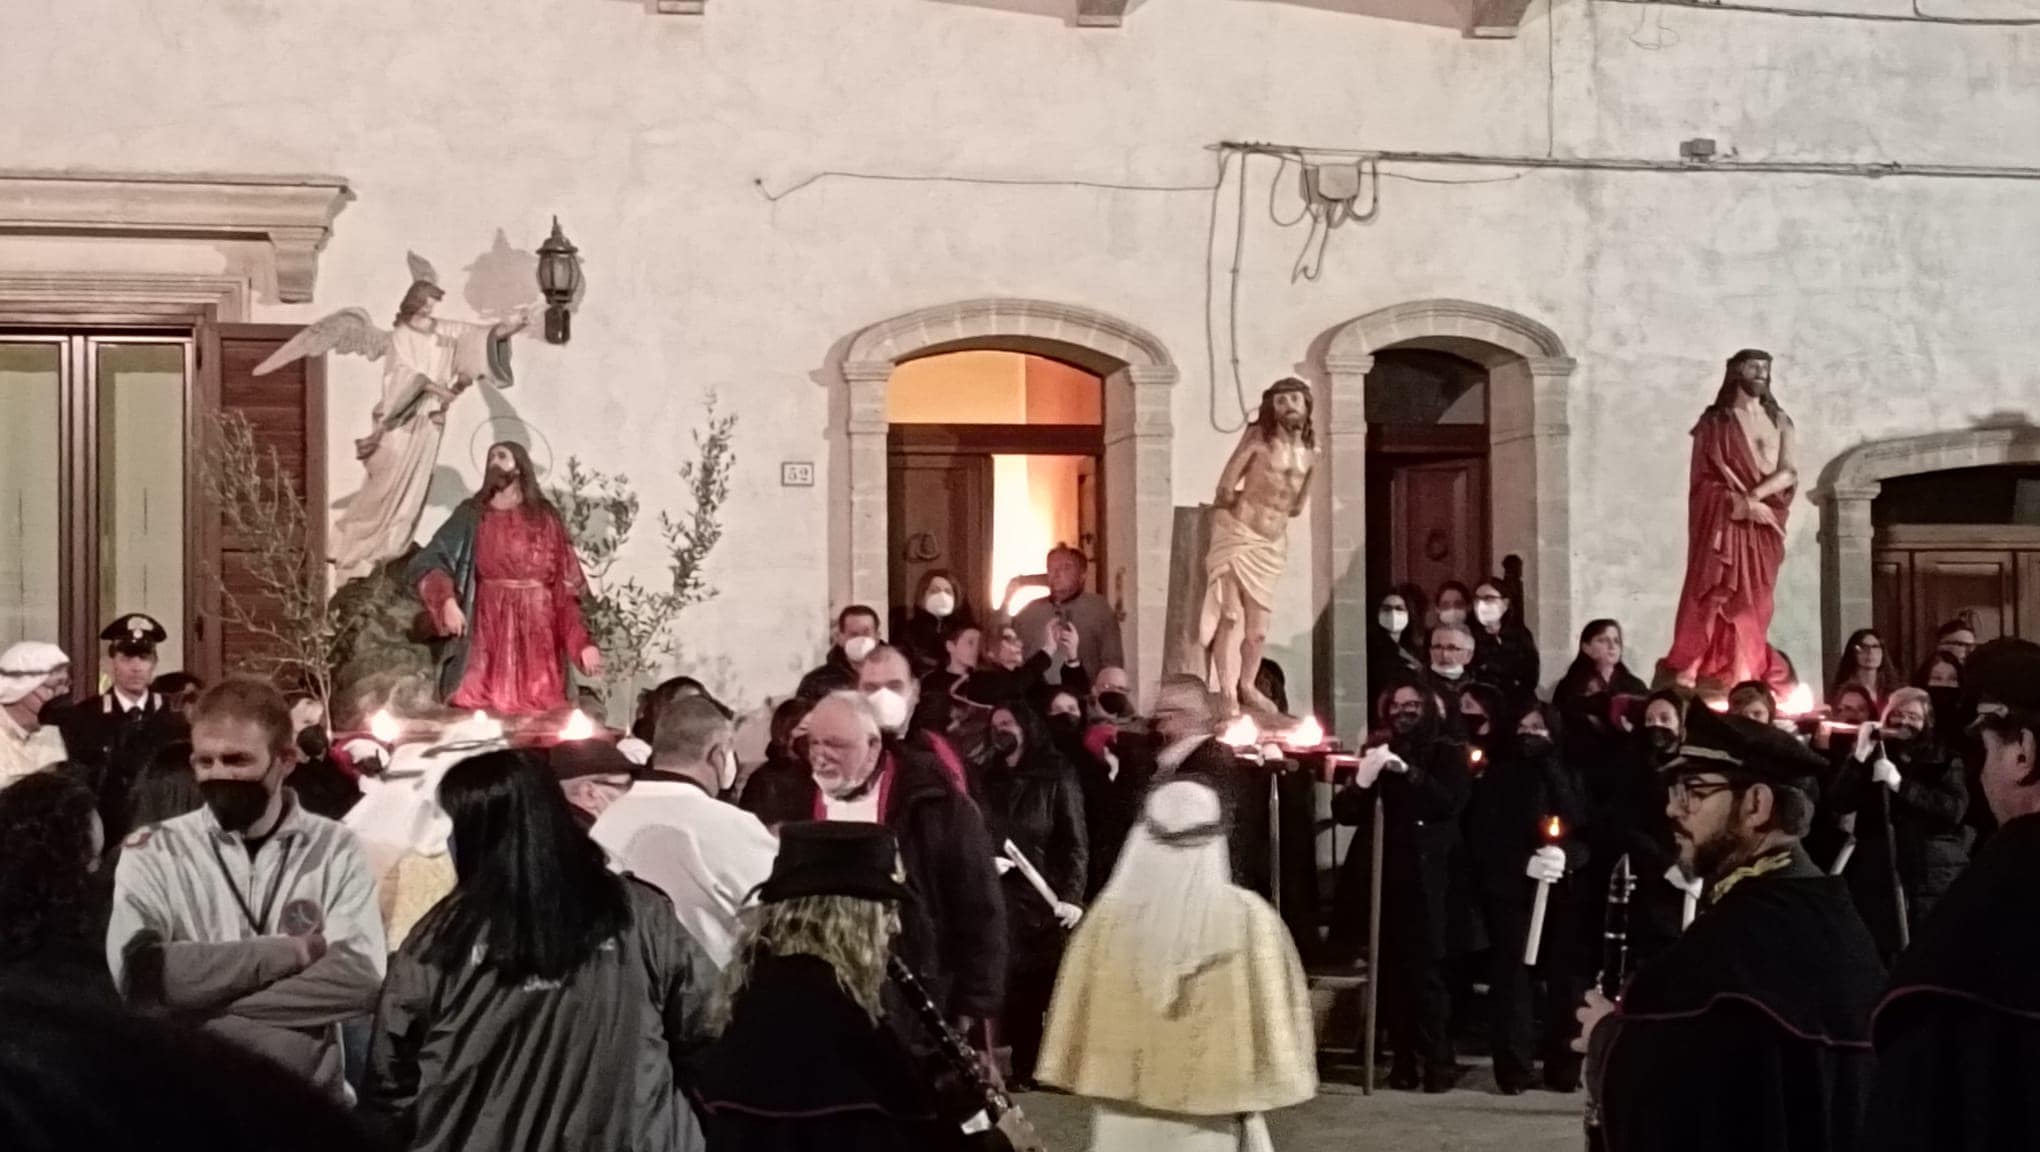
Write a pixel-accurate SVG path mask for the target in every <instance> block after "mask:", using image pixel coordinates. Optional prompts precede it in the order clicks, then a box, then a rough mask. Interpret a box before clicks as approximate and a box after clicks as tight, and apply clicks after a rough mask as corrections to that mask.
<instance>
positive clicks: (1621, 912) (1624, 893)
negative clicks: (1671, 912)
mask: <svg viewBox="0 0 2040 1152" xmlns="http://www.w3.org/2000/svg"><path fill="white" fill-rule="evenodd" d="M1635 891H1636V874H1635V873H1633V872H1631V871H1630V870H1629V857H1628V855H1627V854H1624V855H1623V857H1622V858H1621V859H1620V860H1617V861H1616V862H1615V871H1614V873H1613V874H1611V875H1610V876H1609V877H1608V906H1607V909H1606V910H1605V911H1603V912H1602V914H1601V971H1600V974H1599V975H1597V976H1595V977H1594V986H1595V987H1596V988H1599V989H1600V991H1601V995H1603V996H1606V997H1607V998H1608V999H1610V1000H1614V999H1617V998H1619V997H1620V996H1621V995H1622V986H1623V985H1624V984H1626V983H1628V981H1629V960H1630V956H1629V898H1630V896H1631V895H1632V894H1633V893H1634V892H1635ZM1592 1071H1593V1070H1589V1075H1588V1076H1587V1078H1586V1088H1587V1108H1586V1115H1585V1118H1584V1120H1585V1125H1586V1137H1587V1152H1604V1150H1605V1149H1606V1148H1607V1136H1606V1134H1605V1133H1603V1132H1602V1131H1601V1101H1600V1100H1599V1099H1598V1098H1597V1097H1596V1094H1595V1091H1594V1089H1595V1083H1596V1080H1597V1077H1595V1076H1594V1075H1592V1074H1591V1073H1592Z"/></svg>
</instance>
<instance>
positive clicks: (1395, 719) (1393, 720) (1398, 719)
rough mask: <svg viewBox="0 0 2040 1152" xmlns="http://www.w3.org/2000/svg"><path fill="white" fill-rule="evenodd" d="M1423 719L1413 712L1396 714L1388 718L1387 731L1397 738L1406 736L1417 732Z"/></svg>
mask: <svg viewBox="0 0 2040 1152" xmlns="http://www.w3.org/2000/svg"><path fill="white" fill-rule="evenodd" d="M1423 722H1424V717H1423V716H1422V715H1421V714H1419V713H1414V712H1397V713H1395V714H1394V715H1391V716H1390V717H1389V718H1388V730H1389V731H1390V732H1393V733H1395V734H1396V735H1398V736H1407V735H1409V734H1410V733H1412V732H1415V731H1416V730H1417V725H1419V724H1422V723H1423Z"/></svg>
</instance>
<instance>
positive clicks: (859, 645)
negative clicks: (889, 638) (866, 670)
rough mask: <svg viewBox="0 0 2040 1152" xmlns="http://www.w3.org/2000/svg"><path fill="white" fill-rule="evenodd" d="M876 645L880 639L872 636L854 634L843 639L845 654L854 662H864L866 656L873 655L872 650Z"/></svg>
mask: <svg viewBox="0 0 2040 1152" xmlns="http://www.w3.org/2000/svg"><path fill="white" fill-rule="evenodd" d="M876 647H878V641H877V640H876V639H874V638H872V637H870V636H852V637H851V638H849V639H848V640H845V641H843V655H845V656H848V657H849V658H850V662H851V663H852V664H862V663H864V658H865V657H866V656H869V655H871V650H872V649H873V648H876Z"/></svg>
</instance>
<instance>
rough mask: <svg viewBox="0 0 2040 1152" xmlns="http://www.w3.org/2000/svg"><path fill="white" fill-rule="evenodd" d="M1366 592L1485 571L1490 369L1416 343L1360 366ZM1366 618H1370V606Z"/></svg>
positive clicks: (1474, 579)
mask: <svg viewBox="0 0 2040 1152" xmlns="http://www.w3.org/2000/svg"><path fill="white" fill-rule="evenodd" d="M1366 414H1367V481H1366V483H1367V533H1366V542H1367V543H1366V547H1367V560H1366V562H1367V575H1368V596H1369V598H1370V600H1379V599H1380V597H1381V596H1382V595H1384V594H1386V593H1387V592H1388V590H1389V589H1390V588H1392V587H1396V586H1399V585H1402V584H1415V585H1416V586H1417V587H1418V588H1419V589H1421V590H1422V591H1423V593H1424V596H1425V598H1426V599H1427V600H1429V599H1430V598H1431V597H1433V596H1434V595H1435V594H1436V593H1437V590H1438V586H1439V585H1440V584H1442V583H1444V582H1445V581H1447V580H1460V581H1463V582H1464V583H1466V584H1467V585H1468V586H1469V587H1470V586H1472V585H1474V584H1476V583H1478V582H1479V581H1481V580H1483V579H1486V578H1488V577H1489V576H1490V575H1492V568H1491V567H1490V566H1491V564H1492V561H1493V557H1492V556H1491V555H1490V552H1491V551H1492V548H1491V541H1492V533H1491V531H1490V524H1491V523H1492V516H1491V512H1490V508H1489V490H1488V471H1489V469H1488V373H1487V369H1485V368H1483V367H1481V366H1480V365H1479V364H1476V363H1474V362H1473V361H1471V360H1467V359H1463V358H1461V357H1458V356H1454V355H1452V354H1450V353H1447V352H1438V351H1433V350H1430V349H1421V348H1385V349H1382V350H1381V351H1378V352H1376V353H1374V366H1373V368H1372V369H1370V370H1369V371H1368V373H1367V396H1366ZM1369 617H1370V618H1371V617H1372V611H1371V609H1370V612H1369Z"/></svg>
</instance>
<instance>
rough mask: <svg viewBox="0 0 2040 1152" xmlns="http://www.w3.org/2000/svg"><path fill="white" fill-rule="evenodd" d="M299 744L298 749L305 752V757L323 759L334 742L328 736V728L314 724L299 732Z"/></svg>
mask: <svg viewBox="0 0 2040 1152" xmlns="http://www.w3.org/2000/svg"><path fill="white" fill-rule="evenodd" d="M297 746H298V751H300V752H302V753H304V755H305V759H307V760H323V759H325V758H326V753H327V751H328V750H329V749H331V748H332V746H333V744H332V740H331V739H330V738H328V737H327V735H326V730H325V729H324V728H321V727H319V726H318V725H317V724H314V725H312V726H311V727H310V728H307V729H305V730H304V731H302V732H299V733H298V734H297Z"/></svg>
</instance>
